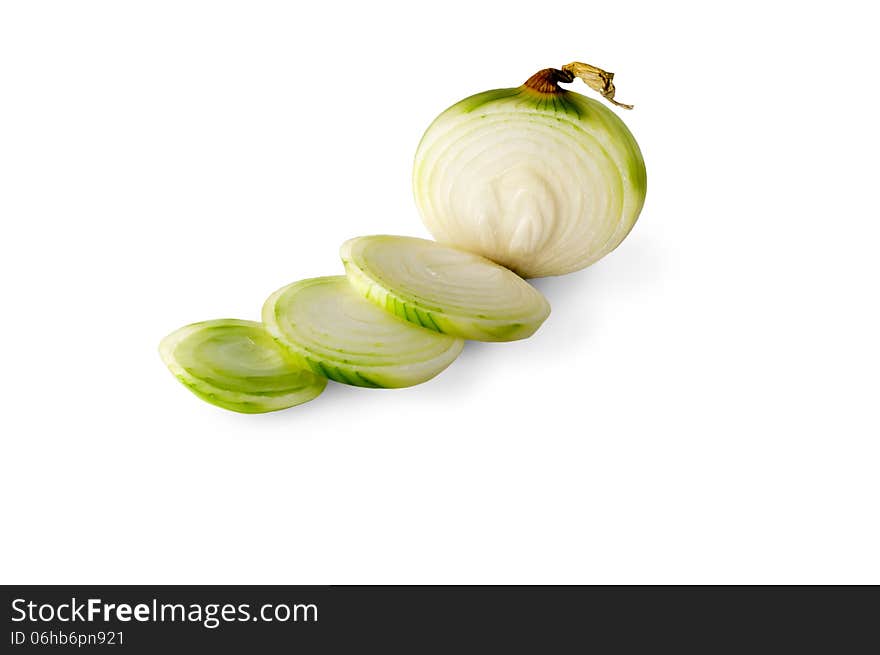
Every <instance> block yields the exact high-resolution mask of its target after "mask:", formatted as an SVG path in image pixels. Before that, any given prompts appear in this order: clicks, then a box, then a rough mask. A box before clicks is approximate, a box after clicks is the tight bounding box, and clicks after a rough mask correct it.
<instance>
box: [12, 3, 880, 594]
mask: <svg viewBox="0 0 880 655" xmlns="http://www.w3.org/2000/svg"><path fill="white" fill-rule="evenodd" d="M859 5H861V6H865V7H867V6H868V4H867V3H845V2H836V3H823V4H822V5H821V7H820V6H819V5H818V4H813V3H802V2H798V3H790V4H789V3H771V2H766V1H765V2H760V3H734V4H731V5H728V6H727V7H726V8H722V7H721V6H720V5H718V4H717V3H693V4H682V3H669V2H652V3H644V4H642V3H638V4H636V3H629V2H604V3H585V2H553V3H528V4H525V3H513V2H507V1H506V2H491V3H490V2H475V1H473V0H471V1H468V2H462V3H456V2H449V1H444V2H442V3H424V4H423V3H394V4H382V3H377V2H368V3H354V4H352V5H349V6H346V5H342V4H340V3H336V2H326V3H294V2H286V3H267V2H239V3H228V2H155V1H154V2H140V3H135V2H124V3H123V2H77V3H71V2H57V3H51V2H41V3H35V2H6V3H3V5H2V9H0V98H2V100H0V221H2V245H0V248H2V253H0V256H2V259H0V267H2V271H0V273H2V280H3V287H2V289H3V293H2V305H0V311H2V319H3V320H2V326H3V327H2V329H3V340H2V342H3V372H2V378H0V379H2V382H0V384H2V391H3V394H2V398H3V409H2V412H0V421H2V437H0V438H2V458H0V469H2V470H0V503H2V533H3V535H2V538H0V555H2V556H0V580H2V582H6V583H24V582H31V583H50V582H52V583H65V582H66V583H84V582H95V583H416V582H419V583H428V582H433V583H447V582H448V583H452V582H460V583H539V582H540V583H551V582H555V583H574V582H579V583H710V582H711V583H858V582H873V583H880V557H878V556H877V554H878V552H880V529H878V492H880V482H878V464H880V461H878V460H880V444H878V437H880V427H878V365H880V361H878V360H880V357H878V346H877V337H878V333H880V324H878V292H877V281H878V279H880V271H878V255H877V250H878V241H880V223H878V218H880V216H878V210H877V204H876V199H875V196H876V193H875V191H874V189H875V188H876V185H877V173H878V163H877V151H878V128H877V115H878V103H877V94H878V91H877V88H878V85H877V72H876V68H873V65H874V64H876V62H877V61H878V53H877V48H876V46H875V45H874V43H875V42H876V38H875V37H876V34H875V27H876V23H875V21H874V20H872V19H870V17H869V16H868V15H866V14H862V13H860V12H859V11H858V10H857V9H856V7H858V6H859ZM574 59H578V60H582V61H587V62H590V63H593V64H596V65H599V66H602V67H604V68H606V69H608V70H612V71H614V72H616V74H617V77H616V82H617V86H618V98H619V99H620V100H622V101H624V102H632V103H635V105H636V108H635V110H634V111H632V112H628V113H625V114H623V118H624V119H625V120H626V121H627V123H628V125H629V126H630V128H631V129H632V131H633V133H634V134H635V136H636V138H637V139H638V140H639V143H640V144H641V146H642V149H643V152H644V155H645V160H646V162H647V168H648V180H649V183H648V200H647V204H646V206H645V209H644V212H643V213H642V216H641V219H640V220H639V223H638V224H637V225H636V227H635V230H634V231H633V232H632V234H631V235H630V237H629V238H628V239H627V240H626V241H625V242H624V243H623V244H622V246H621V247H620V248H619V249H618V250H616V251H615V252H614V253H613V254H611V255H610V256H608V257H607V258H606V259H604V260H603V261H601V262H600V263H598V264H596V265H595V266H593V267H591V268H590V269H588V270H585V271H582V272H580V273H577V274H573V275H569V276H566V277H563V278H553V279H544V280H540V281H538V282H537V283H536V284H537V286H538V287H539V288H540V289H541V290H542V291H543V292H545V293H546V295H547V296H548V298H549V299H550V302H551V304H552V305H553V314H552V316H551V317H550V319H549V320H548V322H547V323H546V324H545V325H544V327H543V328H542V329H541V330H540V331H539V332H538V334H537V335H536V336H534V337H533V338H532V339H530V340H527V341H523V342H519V343H511V344H505V345H490V344H468V346H467V348H466V349H465V352H464V353H463V355H462V356H461V358H460V360H459V361H458V362H456V363H455V364H454V365H453V366H452V367H450V369H449V370H447V371H446V372H445V373H443V374H442V375H441V376H440V377H438V378H437V379H435V380H433V381H431V382H430V383H428V384H425V385H423V386H420V387H416V388H412V389H408V390H401V391H375V390H365V389H355V388H347V387H344V386H341V385H336V384H331V385H330V387H328V389H327V391H326V393H325V394H324V395H323V396H322V397H320V398H319V399H317V400H315V401H314V402H312V403H309V404H307V405H303V406H301V407H299V408H294V409H292V410H289V411H285V412H279V413H275V414H269V415H263V416H243V415H236V414H233V413H229V412H224V411H222V410H219V409H216V408H214V407H211V406H209V405H206V404H204V403H201V402H199V401H198V400H197V399H196V398H195V397H193V396H191V395H190V394H189V393H187V391H186V390H185V389H184V388H183V387H182V386H181V385H179V384H178V383H177V382H175V380H174V378H173V377H172V376H171V375H170V374H169V373H168V371H167V370H166V369H165V368H164V366H163V365H162V362H161V361H160V359H159V356H158V354H157V352H156V347H157V344H158V342H159V340H160V338H161V337H162V336H164V335H165V334H166V333H167V332H170V331H171V330H173V329H175V328H177V327H178V326H180V325H183V324H185V323H188V322H191V321H196V320H201V319H208V318H215V317H241V318H258V316H259V308H260V305H261V304H262V301H263V299H264V297H265V296H267V295H268V294H269V293H270V292H271V291H273V290H274V289H276V288H278V287H280V286H282V285H284V284H286V283H288V282H291V281H294V280H297V279H299V278H303V277H311V276H315V275H325V274H334V273H339V272H341V268H340V264H339V261H338V259H337V248H338V246H339V244H340V243H341V242H342V241H343V240H345V239H346V238H348V237H352V236H357V235H361V234H371V233H392V234H393V233H399V234H410V235H416V236H427V232H426V230H425V229H424V228H423V226H422V224H421V222H420V220H419V217H418V215H417V212H416V210H415V207H414V203H413V200H412V195H411V190H410V170H411V163H412V156H413V153H414V151H415V148H416V145H417V143H418V140H419V138H420V136H421V134H422V132H423V130H424V129H425V128H426V127H427V125H428V124H429V123H430V121H431V120H432V119H433V118H434V116H435V115H436V114H438V113H439V112H440V111H441V110H443V109H444V108H445V107H447V106H448V105H450V104H452V103H453V102H455V101H457V100H459V99H460V98H462V97H464V96H467V95H470V94H472V93H475V92H478V91H482V90H485V89H490V88H497V87H506V86H516V85H518V84H520V83H521V82H522V81H524V80H525V79H526V78H527V77H529V76H530V75H531V74H532V73H534V72H535V71H536V70H538V69H540V68H544V67H548V66H560V65H562V64H564V63H567V62H568V61H571V60H574ZM573 88H575V89H576V90H579V91H583V92H585V93H589V92H588V91H587V90H586V89H585V88H584V87H573Z"/></svg>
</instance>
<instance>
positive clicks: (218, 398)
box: [159, 319, 327, 414]
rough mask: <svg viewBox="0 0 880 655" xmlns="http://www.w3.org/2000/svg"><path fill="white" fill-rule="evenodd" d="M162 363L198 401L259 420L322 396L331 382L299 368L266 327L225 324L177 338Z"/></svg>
mask: <svg viewBox="0 0 880 655" xmlns="http://www.w3.org/2000/svg"><path fill="white" fill-rule="evenodd" d="M159 353H160V355H161V356H162V360H163V361H164V362H165V364H166V366H168V368H169V369H170V370H171V372H172V373H173V374H174V375H175V376H176V377H177V379H178V380H180V382H182V383H183V384H184V385H185V386H186V387H187V388H188V389H189V390H190V391H192V392H193V393H194V394H195V395H196V396H198V397H199V398H201V399H202V400H205V401H207V402H209V403H211V404H212V405H217V406H218V407H222V408H224V409H230V410H232V411H235V412H242V413H245V414H259V413H262V412H273V411H277V410H279V409H286V408H288V407H293V406H294V405H300V404H302V403H304V402H307V401H309V400H312V399H313V398H315V397H316V396H318V395H319V394H320V393H321V392H322V391H323V390H324V387H326V386H327V380H326V379H325V378H323V377H321V376H318V375H315V374H314V373H312V372H311V371H309V370H307V369H304V368H302V367H300V366H297V365H296V364H294V363H293V362H292V361H291V360H290V358H289V357H288V356H287V355H286V353H285V351H284V350H283V349H282V348H281V347H280V346H279V345H278V344H277V343H276V342H275V340H274V339H272V337H271V336H270V335H269V333H268V332H266V330H265V329H264V328H263V325H262V324H260V323H255V322H253V321H241V320H238V319H219V320H214V321H204V322H202V323H193V324H191V325H187V326H185V327H182V328H180V329H179V330H176V331H175V332H172V333H171V334H169V335H168V336H167V337H165V338H164V339H163V340H162V342H161V343H160V345H159Z"/></svg>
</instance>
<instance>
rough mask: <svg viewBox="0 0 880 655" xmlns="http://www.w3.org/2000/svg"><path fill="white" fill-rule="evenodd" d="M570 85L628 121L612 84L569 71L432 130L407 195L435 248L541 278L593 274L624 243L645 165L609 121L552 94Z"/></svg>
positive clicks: (593, 73) (451, 114) (457, 112)
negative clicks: (595, 95)
mask: <svg viewBox="0 0 880 655" xmlns="http://www.w3.org/2000/svg"><path fill="white" fill-rule="evenodd" d="M576 77H577V78H580V79H581V80H583V81H584V82H585V83H587V84H588V85H589V86H590V87H591V88H593V89H595V90H596V91H598V92H600V93H601V94H602V96H603V97H604V98H605V99H606V100H608V101H609V102H611V103H613V104H615V105H617V106H619V107H623V108H627V109H631V106H630V105H624V104H622V103H619V102H617V101H616V100H614V92H615V89H614V84H613V83H612V79H613V74H612V73H608V72H606V71H603V70H601V69H599V68H595V67H593V66H590V65H588V64H582V63H577V62H576V63H572V64H568V65H566V66H563V67H562V69H561V70H558V69H554V68H548V69H545V70H542V71H539V72H538V73H536V74H535V75H533V76H532V77H530V78H529V79H528V80H527V81H526V82H525V84H523V85H522V86H520V87H518V88H512V89H496V90H493V91H486V92H483V93H478V94H477V95H474V96H471V97H469V98H466V99H464V100H462V101H460V102H458V103H457V104H455V105H453V106H452V107H450V108H449V109H447V110H446V111H444V112H443V113H442V114H440V116H438V117H437V118H436V120H434V122H433V123H432V124H431V126H430V127H429V128H428V129H427V131H426V132H425V135H424V136H423V137H422V141H421V143H420V144H419V147H418V150H417V152H416V157H415V165H414V169H413V190H414V194H415V199H416V204H417V206H418V208H419V211H420V212H421V215H422V220H423V221H424V223H425V225H426V226H427V228H428V230H429V231H430V232H431V234H432V235H433V236H434V238H435V239H436V240H437V241H438V242H440V243H441V244H444V245H448V246H452V247H456V248H460V249H462V250H467V251H469V252H473V253H476V254H478V255H482V256H483V257H486V258H488V259H491V260H492V261H495V262H497V263H499V264H501V265H502V266H505V267H507V268H509V269H511V270H513V271H514V272H516V273H517V274H519V275H520V276H522V277H542V276H546V275H562V274H564V273H570V272H572V271H576V270H579V269H582V268H584V267H586V266H589V265H590V264H592V263H594V262H596V261H597V260H599V259H600V258H602V257H604V256H605V255H607V254H608V253H609V252H611V251H612V250H614V248H616V247H617V246H618V245H619V244H620V242H621V241H623V239H624V237H626V235H627V234H629V232H630V230H631V229H632V227H633V225H634V224H635V222H636V219H637V218H638V216H639V212H640V211H641V209H642V206H643V204H644V201H645V191H646V175H645V164H644V161H643V159H642V154H641V152H640V150H639V146H638V144H637V143H636V141H635V139H634V138H633V136H632V134H631V133H630V131H629V130H628V129H627V127H626V125H624V123H623V121H621V120H620V119H619V118H618V117H617V115H616V114H615V113H614V112H613V111H611V110H610V109H608V108H607V107H605V106H604V105H602V104H601V103H600V102H599V101H597V100H592V99H590V98H587V97H585V96H583V95H580V94H578V93H574V92H572V91H567V90H565V89H562V88H560V87H559V83H560V82H563V83H564V82H571V81H573V80H574V79H575V78H576Z"/></svg>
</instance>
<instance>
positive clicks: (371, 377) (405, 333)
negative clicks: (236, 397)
mask: <svg viewBox="0 0 880 655" xmlns="http://www.w3.org/2000/svg"><path fill="white" fill-rule="evenodd" d="M263 322H264V324H265V325H266V329H267V330H268V332H269V333H270V334H271V335H272V336H273V337H274V338H275V339H276V340H277V341H278V343H280V344H281V345H282V346H283V347H284V348H286V349H287V351H288V353H289V354H290V356H291V357H292V358H294V360H295V361H297V362H298V363H299V364H301V365H302V366H305V367H308V368H309V369H310V370H312V371H313V372H315V373H318V374H320V375H324V376H326V377H328V378H330V379H331V380H336V381H337V382H342V383H344V384H350V385H354V386H359V387H377V388H396V387H409V386H412V385H415V384H419V383H421V382H425V381H427V380H430V379H431V378H433V377H434V376H435V375H437V374H438V373H440V372H441V371H442V370H443V369H445V368H446V367H447V366H449V365H450V364H451V363H452V362H453V361H454V360H455V358H456V357H458V355H459V353H460V352H461V350H462V347H463V345H464V342H463V341H462V340H461V339H458V338H455V337H451V336H448V335H445V334H439V333H437V332H435V331H432V330H427V329H425V328H422V327H417V326H415V325H412V324H410V323H407V322H406V321H404V320H402V319H400V318H398V317H397V316H395V315H394V314H391V313H389V312H386V311H385V310H383V309H380V308H379V307H377V306H376V305H374V304H373V303H371V302H369V301H368V300H366V299H365V298H363V297H362V295H361V294H360V293H358V292H357V291H356V290H355V289H354V288H353V287H352V286H351V285H350V284H349V283H348V280H347V279H346V278H345V276H342V275H338V276H331V277H318V278H311V279H308V280H302V281H300V282H294V283H293V284H290V285H288V286H286V287H283V288H282V289H279V290H278V291H276V292H275V293H274V294H272V295H271V296H270V297H269V299H268V300H266V303H265V304H264V305H263Z"/></svg>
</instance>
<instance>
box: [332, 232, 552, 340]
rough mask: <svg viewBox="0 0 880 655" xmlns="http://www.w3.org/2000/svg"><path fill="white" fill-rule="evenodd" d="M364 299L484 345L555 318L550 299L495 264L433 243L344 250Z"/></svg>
mask: <svg viewBox="0 0 880 655" xmlns="http://www.w3.org/2000/svg"><path fill="white" fill-rule="evenodd" d="M340 255H341V257H342V261H343V263H344V264H345V270H346V273H347V275H348V280H349V282H350V283H351V284H352V286H353V287H354V288H355V289H357V290H358V291H359V292H360V294H361V295H362V296H364V297H365V298H367V299H368V300H370V301H372V302H373V303H375V304H376V305H378V306H379V307H381V308H383V309H384V310H385V311H387V312H391V313H393V314H396V315H397V316H399V317H400V318H403V319H405V320H407V321H410V322H411V323H414V324H416V325H419V326H422V327H425V328H428V329H430V330H435V331H437V332H442V333H444V334H450V335H453V336H457V337H461V338H464V339H475V340H478V341H514V340H516V339H525V338H526V337H529V336H531V335H532V334H534V333H535V331H536V330H537V329H538V328H539V327H540V326H541V323H543V322H544V320H545V319H546V318H547V316H548V315H549V314H550V305H549V303H548V302H547V300H546V299H545V298H544V296H543V295H542V294H541V293H540V292H539V291H538V290H537V289H535V288H534V287H533V286H532V285H530V284H529V283H528V282H526V281H525V280H523V279H522V278H521V277H519V276H518V275H516V274H515V273H513V272H511V271H509V270H508V269H506V268H504V267H502V266H499V265H498V264H495V263H494V262H491V261H489V260H488V259H485V258H484V257H480V256H479V255H475V254H473V253H469V252H464V251H462V250H458V249H455V248H449V247H446V246H442V245H439V244H437V243H436V242H434V241H428V240H426V239H417V238H414V237H401V236H384V235H380V236H367V237H358V238H356V239H350V240H348V241H346V242H345V243H344V244H342V248H341V249H340Z"/></svg>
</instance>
